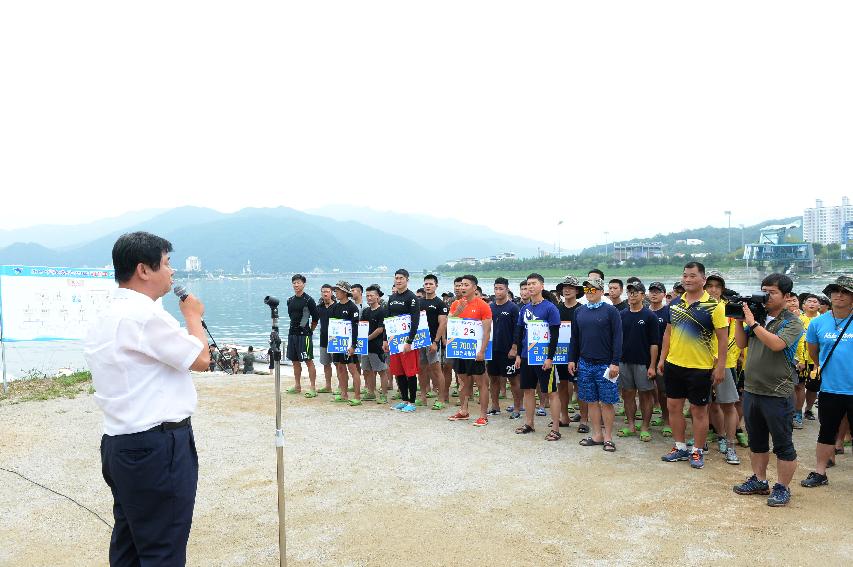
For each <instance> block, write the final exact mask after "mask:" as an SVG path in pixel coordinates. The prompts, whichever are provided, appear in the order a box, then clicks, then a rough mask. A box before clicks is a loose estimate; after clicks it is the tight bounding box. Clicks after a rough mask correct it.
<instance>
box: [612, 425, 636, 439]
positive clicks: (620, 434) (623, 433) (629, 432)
mask: <svg viewBox="0 0 853 567" xmlns="http://www.w3.org/2000/svg"><path fill="white" fill-rule="evenodd" d="M633 434H634V430H633V429H631V428H628V427H623V428H622V429H620V430H619V431H617V432H616V436H617V437H630V436H632V435H633Z"/></svg>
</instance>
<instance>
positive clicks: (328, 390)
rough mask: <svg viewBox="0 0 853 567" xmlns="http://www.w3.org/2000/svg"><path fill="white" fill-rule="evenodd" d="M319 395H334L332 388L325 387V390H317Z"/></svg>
mask: <svg viewBox="0 0 853 567" xmlns="http://www.w3.org/2000/svg"><path fill="white" fill-rule="evenodd" d="M317 393H318V394H331V393H332V389H331V388H326V387H323V388H317Z"/></svg>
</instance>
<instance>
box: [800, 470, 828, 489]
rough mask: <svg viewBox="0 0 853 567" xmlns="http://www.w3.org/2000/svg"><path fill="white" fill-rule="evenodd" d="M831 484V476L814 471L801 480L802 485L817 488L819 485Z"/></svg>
mask: <svg viewBox="0 0 853 567" xmlns="http://www.w3.org/2000/svg"><path fill="white" fill-rule="evenodd" d="M827 484H829V478H828V477H827V476H826V475H825V474H818V473H816V472H814V471H812V472H810V473H809V476H807V477H806V478H804V479H803V480H801V481H800V486H802V487H805V488H816V487H818V486H826V485H827Z"/></svg>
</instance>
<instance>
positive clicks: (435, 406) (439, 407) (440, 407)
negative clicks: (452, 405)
mask: <svg viewBox="0 0 853 567" xmlns="http://www.w3.org/2000/svg"><path fill="white" fill-rule="evenodd" d="M432 409H434V410H443V409H444V404H443V403H442V402H439V401H438V400H436V402H435V403H434V404H432Z"/></svg>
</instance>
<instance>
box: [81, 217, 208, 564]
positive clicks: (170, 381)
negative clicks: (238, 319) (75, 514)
mask: <svg viewBox="0 0 853 567" xmlns="http://www.w3.org/2000/svg"><path fill="white" fill-rule="evenodd" d="M171 251H172V245H171V243H170V242H169V241H168V240H165V239H163V238H160V237H158V236H155V235H153V234H150V233H147V232H134V233H130V234H124V235H122V236H121V237H119V239H118V240H117V241H116V243H115V245H114V246H113V252H112V257H113V266H114V267H115V278H116V281H117V282H118V286H119V288H118V289H117V290H116V291H115V293H114V294H113V297H112V298H111V304H110V309H109V310H108V312H107V314H106V315H104V316H103V317H101V318H100V320H98V321H97V322H95V324H94V325H93V327H92V328H91V329H90V330H89V334H88V336H87V338H86V342H85V346H84V354H85V357H86V362H87V363H88V365H89V369H90V370H91V371H92V381H93V384H94V387H95V401H96V402H97V404H98V406H100V408H101V410H102V411H103V412H104V436H103V437H102V438H101V467H102V474H103V476H104V480H105V481H106V483H107V485H108V486H109V487H110V490H111V491H112V493H113V517H114V518H115V526H114V527H113V533H112V538H111V540H110V551H109V558H110V565H140V564H142V565H184V564H185V563H186V549H187V540H188V539H189V535H190V527H191V525H192V515H193V507H194V505H195V494H196V486H197V484H198V454H197V453H196V449H195V440H194V438H193V431H192V426H191V425H190V416H191V415H192V414H193V412H194V411H195V408H196V402H197V396H196V391H195V386H194V385H193V382H192V378H191V377H190V373H189V370H196V371H199V372H201V371H204V370H207V369H208V365H209V363H210V353H209V351H208V349H207V348H205V345H206V343H207V341H206V340H205V336H204V329H203V327H202V322H201V318H202V315H203V314H204V305H202V303H201V302H200V301H199V300H198V299H197V298H195V297H194V296H192V295H188V296H187V297H186V298H185V299H183V300H182V301H181V302H180V309H181V313H182V314H183V316H184V319H185V320H186V329H184V328H182V327H181V326H180V324H179V323H178V321H177V320H176V319H175V318H174V317H172V316H171V315H169V314H168V313H167V312H166V311H165V309H163V306H162V303H161V302H160V301H159V300H160V298H162V297H163V296H164V295H166V294H167V293H168V292H169V289H170V288H171V287H172V275H173V274H174V270H173V269H172V268H171V266H169V253H170V252H171Z"/></svg>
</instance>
